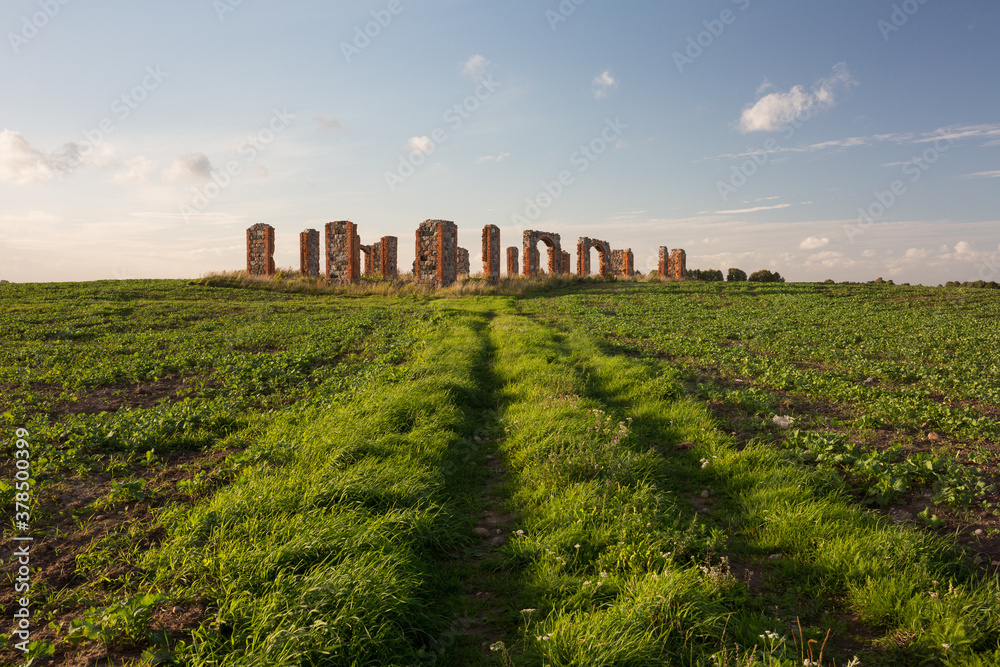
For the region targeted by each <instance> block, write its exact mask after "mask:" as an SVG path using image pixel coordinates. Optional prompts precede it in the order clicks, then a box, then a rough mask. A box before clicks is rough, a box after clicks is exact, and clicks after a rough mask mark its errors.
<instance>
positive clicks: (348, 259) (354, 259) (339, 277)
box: [326, 220, 361, 282]
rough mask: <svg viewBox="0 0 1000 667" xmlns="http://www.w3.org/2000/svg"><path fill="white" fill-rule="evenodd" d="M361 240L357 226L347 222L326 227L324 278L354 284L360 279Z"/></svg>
mask: <svg viewBox="0 0 1000 667" xmlns="http://www.w3.org/2000/svg"><path fill="white" fill-rule="evenodd" d="M360 252H361V239H360V237H358V226H357V225H355V224H354V223H353V222H350V221H349V220H341V221H338V222H331V223H328V224H327V225H326V277H327V278H328V279H330V280H336V281H339V282H354V281H356V280H358V279H359V278H360V277H361V258H360Z"/></svg>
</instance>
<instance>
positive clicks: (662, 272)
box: [656, 245, 670, 278]
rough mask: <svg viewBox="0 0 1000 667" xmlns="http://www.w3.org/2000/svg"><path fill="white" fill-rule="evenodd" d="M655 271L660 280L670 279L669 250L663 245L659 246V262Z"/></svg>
mask: <svg viewBox="0 0 1000 667" xmlns="http://www.w3.org/2000/svg"><path fill="white" fill-rule="evenodd" d="M656 271H657V273H658V274H659V276H660V277H661V278H668V277H670V249H669V248H667V246H665V245H661V246H660V261H659V263H658V264H657V267H656Z"/></svg>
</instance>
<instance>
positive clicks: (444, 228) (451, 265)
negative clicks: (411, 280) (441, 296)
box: [413, 220, 458, 287]
mask: <svg viewBox="0 0 1000 667" xmlns="http://www.w3.org/2000/svg"><path fill="white" fill-rule="evenodd" d="M416 240H417V243H416V259H414V261H413V272H414V275H415V276H416V278H417V280H418V281H420V282H431V283H434V284H435V285H437V286H438V287H445V286H447V285H451V284H452V283H453V282H455V278H456V271H457V266H456V264H457V260H458V226H457V225H455V223H454V222H450V221H448V220H425V221H424V222H422V223H420V227H418V228H417V233H416Z"/></svg>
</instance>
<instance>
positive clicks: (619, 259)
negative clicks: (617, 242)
mask: <svg viewBox="0 0 1000 667" xmlns="http://www.w3.org/2000/svg"><path fill="white" fill-rule="evenodd" d="M611 273H612V275H615V276H624V277H626V278H631V277H632V276H634V275H635V257H634V256H633V255H632V250H631V249H628V250H612V251H611Z"/></svg>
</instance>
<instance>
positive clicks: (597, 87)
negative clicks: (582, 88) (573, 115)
mask: <svg viewBox="0 0 1000 667" xmlns="http://www.w3.org/2000/svg"><path fill="white" fill-rule="evenodd" d="M592 85H593V89H594V97H595V98H597V99H599V100H600V99H603V98H605V97H607V96H608V93H609V92H610V91H611V89H612V88H617V87H618V81H617V80H616V79H615V77H613V76H612V75H611V70H607V69H606V70H604V71H603V72H601V73H600V74H598V75H597V77H596V78H595V79H594V81H593V83H592Z"/></svg>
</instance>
